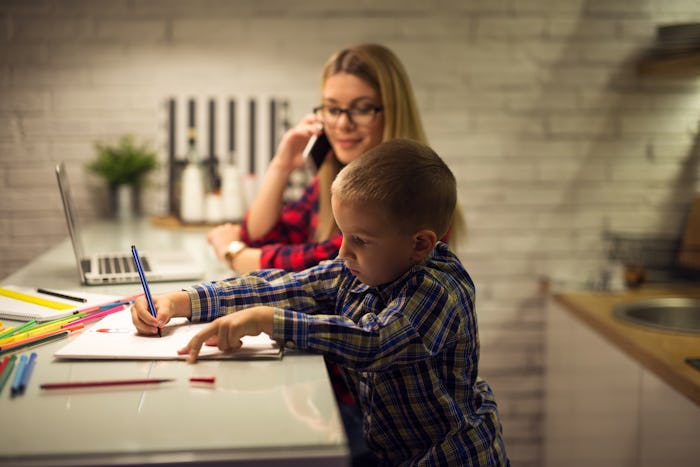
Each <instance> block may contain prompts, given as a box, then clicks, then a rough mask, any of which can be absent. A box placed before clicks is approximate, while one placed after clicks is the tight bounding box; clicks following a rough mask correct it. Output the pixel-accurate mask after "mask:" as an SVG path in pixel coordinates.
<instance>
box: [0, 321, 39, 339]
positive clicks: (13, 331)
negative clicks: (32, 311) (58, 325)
mask: <svg viewBox="0 0 700 467" xmlns="http://www.w3.org/2000/svg"><path fill="white" fill-rule="evenodd" d="M35 324H36V321H34V320H31V321H27V322H26V323H24V324H23V325H21V326H18V327H16V328H14V329H11V330H10V331H9V332H7V331H5V332H3V333H2V334H0V339H2V338H5V337H10V336H14V335H15V334H19V333H20V332H22V331H25V330H26V329H27V328H30V327H32V326H34V325H35ZM5 334H7V335H5Z"/></svg>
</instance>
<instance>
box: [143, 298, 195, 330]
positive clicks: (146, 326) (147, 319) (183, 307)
mask: <svg viewBox="0 0 700 467" xmlns="http://www.w3.org/2000/svg"><path fill="white" fill-rule="evenodd" d="M153 305H154V306H155V307H156V317H153V315H151V313H150V312H149V311H148V303H147V302H146V297H139V298H138V299H137V300H136V301H135V302H134V304H133V305H132V306H131V321H132V322H133V323H134V326H136V330H137V331H138V332H139V333H140V334H146V335H154V334H157V333H158V328H162V327H163V326H165V325H166V324H168V322H169V321H170V320H171V319H172V318H174V317H175V316H184V317H186V318H189V317H190V316H191V307H190V298H189V295H187V292H174V293H169V294H164V295H155V296H154V297H153Z"/></svg>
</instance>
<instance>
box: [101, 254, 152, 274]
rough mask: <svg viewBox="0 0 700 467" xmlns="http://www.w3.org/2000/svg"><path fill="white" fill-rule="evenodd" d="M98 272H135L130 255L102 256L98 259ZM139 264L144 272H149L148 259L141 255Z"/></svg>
mask: <svg viewBox="0 0 700 467" xmlns="http://www.w3.org/2000/svg"><path fill="white" fill-rule="evenodd" d="M98 264H99V265H100V274H122V273H127V274H128V273H132V274H133V273H136V272H137V271H136V266H135V265H134V260H133V258H132V257H131V256H115V257H108V256H104V257H101V258H100V259H99V262H98ZM141 266H143V271H144V272H149V271H150V270H151V266H150V265H149V264H148V259H147V258H145V257H141Z"/></svg>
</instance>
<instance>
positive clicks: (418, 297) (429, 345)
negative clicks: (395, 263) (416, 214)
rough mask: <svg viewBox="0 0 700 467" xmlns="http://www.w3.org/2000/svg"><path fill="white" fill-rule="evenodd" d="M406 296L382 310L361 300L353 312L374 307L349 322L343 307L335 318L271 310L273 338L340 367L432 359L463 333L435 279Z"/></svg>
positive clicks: (367, 368) (371, 368)
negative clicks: (326, 358) (315, 354)
mask: <svg viewBox="0 0 700 467" xmlns="http://www.w3.org/2000/svg"><path fill="white" fill-rule="evenodd" d="M414 285H415V284H412V285H411V286H410V287H407V290H409V289H410V290H411V292H410V293H406V294H403V295H402V296H400V297H397V298H396V299H395V300H393V301H392V302H390V303H389V304H387V305H386V306H384V307H382V306H381V305H378V303H380V302H381V300H379V299H378V298H375V300H377V304H372V303H370V302H372V301H373V298H371V297H370V298H369V299H367V297H365V298H364V299H362V300H361V303H357V302H355V301H352V300H350V301H348V302H347V305H349V306H351V307H355V308H357V307H358V306H359V307H362V306H369V307H370V308H373V307H377V309H376V310H375V311H372V310H371V309H370V310H369V311H368V312H366V313H364V312H363V313H362V317H361V318H360V319H359V320H358V321H357V322H354V321H353V320H351V319H350V318H349V317H346V316H348V315H349V314H351V313H352V310H348V309H344V310H343V312H342V313H341V314H339V315H334V316H328V315H315V316H314V315H308V314H304V313H299V312H297V311H296V310H290V309H283V310H278V311H276V313H275V315H274V318H273V328H274V332H275V338H277V339H279V340H282V341H285V342H289V341H291V342H294V343H295V345H296V346H297V348H299V349H303V350H311V351H315V352H323V353H325V354H326V356H327V357H328V358H329V359H331V360H333V361H335V362H337V363H340V364H342V365H344V366H348V367H353V368H356V369H358V370H363V371H382V370H386V369H388V368H391V367H392V366H394V365H407V364H412V363H415V362H417V361H422V360H426V359H428V358H432V357H435V356H436V355H437V354H439V353H440V352H441V351H442V349H443V348H444V347H446V346H448V347H449V346H453V345H454V344H455V342H456V340H457V336H459V335H461V334H463V333H465V332H467V330H466V329H464V328H463V326H464V325H465V323H464V322H463V320H461V319H460V315H461V313H459V310H458V307H457V303H456V302H455V300H454V299H453V296H452V294H450V293H449V292H448V290H447V289H446V288H445V287H443V286H442V285H441V284H439V282H438V281H434V280H429V281H423V282H422V283H421V284H418V285H417V288H415V289H414V288H413V286H414Z"/></svg>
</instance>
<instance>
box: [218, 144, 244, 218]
mask: <svg viewBox="0 0 700 467" xmlns="http://www.w3.org/2000/svg"><path fill="white" fill-rule="evenodd" d="M235 160H236V156H235V153H234V152H233V151H232V152H231V155H230V156H229V162H227V163H226V164H224V165H223V166H222V167H221V198H222V200H223V217H224V220H226V221H230V222H239V221H240V220H241V219H242V218H243V210H244V199H243V198H244V197H243V187H242V184H241V174H240V173H239V172H238V168H237V167H236V163H235Z"/></svg>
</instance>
